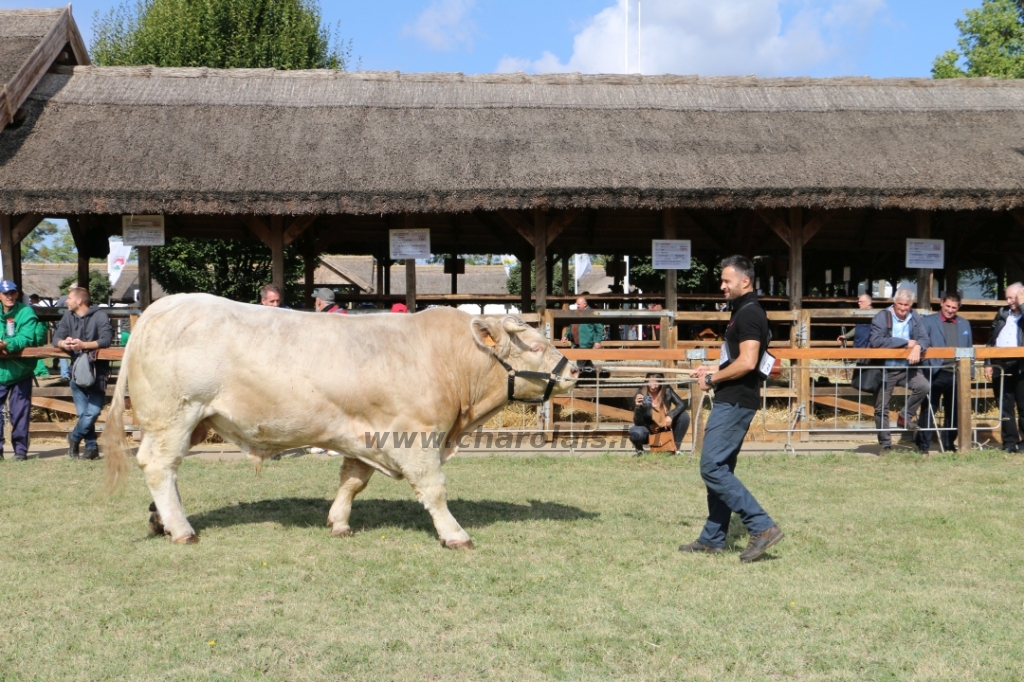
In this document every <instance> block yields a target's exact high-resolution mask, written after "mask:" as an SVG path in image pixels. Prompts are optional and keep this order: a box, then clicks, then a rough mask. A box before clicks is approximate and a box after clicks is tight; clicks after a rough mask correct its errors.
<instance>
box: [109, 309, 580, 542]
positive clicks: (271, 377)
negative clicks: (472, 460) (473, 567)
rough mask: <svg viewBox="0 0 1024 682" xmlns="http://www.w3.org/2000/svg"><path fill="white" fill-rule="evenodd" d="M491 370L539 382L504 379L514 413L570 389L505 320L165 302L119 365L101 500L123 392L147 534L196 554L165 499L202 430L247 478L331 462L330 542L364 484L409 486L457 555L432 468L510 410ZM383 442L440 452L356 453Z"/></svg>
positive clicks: (440, 480)
mask: <svg viewBox="0 0 1024 682" xmlns="http://www.w3.org/2000/svg"><path fill="white" fill-rule="evenodd" d="M502 362H504V363H505V365H507V366H510V367H511V369H512V370H515V372H517V373H518V372H523V371H525V372H528V373H529V372H538V371H542V372H544V373H546V375H545V378H543V379H542V378H539V377H529V378H524V377H521V376H517V377H516V378H515V381H514V391H515V398H516V399H535V400H536V399H540V398H542V397H544V395H545V392H546V391H550V392H552V393H564V392H566V391H568V390H569V389H570V388H571V387H572V385H573V383H574V382H575V376H576V373H577V371H576V368H575V367H574V366H573V365H571V364H566V363H565V362H564V358H563V356H562V355H561V354H560V353H558V351H556V350H555V348H554V347H553V346H552V345H551V344H550V343H548V341H547V340H546V339H545V338H544V336H543V335H541V334H540V332H538V331H537V330H535V329H533V328H531V327H529V326H527V325H526V324H523V323H522V321H521V320H519V319H517V318H515V317H504V318H502V319H499V318H494V317H473V316H471V315H469V314H467V313H464V312H461V311H458V310H455V309H451V308H434V309H431V310H426V311H424V312H421V313H417V314H415V315H391V314H381V315H358V316H357V315H350V316H343V315H324V314H313V313H307V312H298V311H292V310H281V309H278V308H269V307H267V308H265V307H261V306H254V305H248V304H245V303H236V302H234V301H229V300H226V299H222V298H217V297H215V296H210V295H207V294H181V295H177V296H169V297H167V298H164V299H161V300H160V301H158V302H157V303H155V304H153V305H152V306H151V307H150V308H149V309H148V310H146V312H145V313H144V314H143V315H142V317H141V319H140V320H139V322H138V324H137V325H136V327H135V330H134V332H133V333H132V336H131V341H130V342H129V343H128V347H127V349H126V350H125V355H124V360H123V362H122V366H121V373H120V376H119V377H118V380H117V388H116V390H115V392H114V398H113V406H112V408H111V410H110V415H109V417H108V420H107V427H106V429H105V431H104V434H103V445H104V449H105V451H106V461H107V464H106V469H107V471H106V473H107V483H108V486H109V487H110V489H111V490H113V489H114V488H115V487H117V485H118V484H119V483H120V482H121V481H123V480H124V478H125V474H126V473H127V469H128V459H127V454H128V449H127V445H126V443H125V439H124V427H123V414H122V413H123V411H124V397H125V391H126V390H127V391H128V392H129V394H130V396H131V401H132V410H133V412H134V418H135V422H136V423H137V424H138V425H139V426H140V427H141V428H142V433H143V436H142V443H141V444H140V446H139V450H138V453H137V463H138V466H139V467H140V468H141V469H142V470H143V472H144V473H145V478H146V483H147V485H148V486H149V489H150V492H151V493H152V495H153V501H154V507H155V508H154V507H151V509H153V511H154V512H155V513H154V514H153V516H152V517H151V526H152V527H153V530H154V532H157V533H166V534H168V535H170V536H171V538H172V539H173V540H174V541H175V542H182V543H192V542H197V541H198V536H197V535H196V533H195V531H194V530H193V529H192V526H191V525H190V524H189V522H188V519H187V518H186V516H185V511H184V509H183V508H182V505H181V498H180V497H179V495H178V486H177V471H178V465H179V464H180V463H181V461H182V458H183V457H184V456H185V454H186V453H187V452H188V450H189V448H190V447H191V446H192V445H195V444H197V443H200V442H202V441H203V440H204V439H205V437H206V434H207V431H208V429H214V430H215V431H216V432H217V433H219V434H220V435H221V436H222V437H224V438H225V439H227V440H229V441H231V442H233V443H235V444H237V445H238V446H239V447H240V448H241V449H242V451H243V452H244V453H246V454H247V455H248V456H249V458H250V459H252V460H253V461H254V462H256V463H257V464H258V465H259V464H261V463H262V461H263V460H264V459H266V458H268V457H271V456H273V455H274V454H276V453H278V452H281V451H282V450H285V449H288V448H294V447H301V446H305V445H314V446H319V447H322V448H328V449H332V450H336V451H338V452H340V453H341V454H342V455H344V457H345V459H344V461H343V463H342V466H341V485H340V487H339V489H338V494H337V497H336V498H335V500H334V504H333V505H331V510H330V512H329V514H328V516H327V524H328V525H329V526H331V527H332V532H333V534H334V535H339V536H343V535H350V534H351V533H352V531H351V528H350V527H349V514H350V512H351V510H352V500H353V498H354V497H355V496H356V494H358V493H359V492H360V491H361V490H362V489H363V488H365V487H366V484H367V482H368V481H369V479H370V476H371V475H372V474H373V472H374V470H378V471H382V472H384V473H386V474H388V475H389V476H393V477H395V478H406V479H408V481H409V483H410V484H411V485H412V487H413V490H414V491H415V492H416V497H417V498H418V499H419V500H420V502H422V503H423V506H424V507H425V508H426V509H427V511H428V512H430V515H431V517H432V518H433V521H434V527H435V528H436V529H437V533H438V536H439V537H440V539H441V542H442V544H443V545H444V546H446V547H453V548H470V547H472V546H473V545H472V541H471V540H470V538H469V535H468V534H467V533H466V531H465V530H463V529H462V527H461V526H460V525H459V523H458V522H457V521H456V520H455V518H454V517H453V516H452V515H451V513H450V512H449V511H448V505H447V491H446V489H445V479H444V474H443V473H442V472H441V464H442V463H443V462H444V461H445V460H447V459H448V458H449V457H450V456H451V455H452V454H454V453H455V451H457V445H455V444H454V443H455V440H456V438H457V436H458V434H460V433H466V432H470V431H472V430H473V429H475V428H476V427H477V426H478V425H480V424H482V423H484V422H485V421H486V420H487V419H489V418H490V417H491V416H492V415H494V414H495V413H496V412H498V411H499V410H501V409H502V407H504V405H505V404H506V403H507V402H508V400H509V393H508V385H509V381H508V377H509V371H508V370H507V369H506V368H505V367H503V366H502ZM560 363H561V364H560ZM556 367H558V368H559V369H558V373H557V374H555V373H554V372H556ZM548 377H550V381H548V380H547V378H548ZM384 432H391V433H422V432H428V433H437V434H440V433H444V434H446V436H447V437H446V439H445V440H444V442H442V443H441V444H440V445H439V446H438V447H433V448H430V447H425V445H430V443H424V440H423V439H422V438H418V439H416V441H415V442H414V443H412V444H411V445H410V444H408V442H404V443H402V445H403V447H396V444H395V443H394V442H393V440H391V441H388V442H386V443H384V444H380V443H378V444H377V445H378V446H377V447H368V444H367V434H373V433H384Z"/></svg>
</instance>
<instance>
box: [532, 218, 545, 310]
mask: <svg viewBox="0 0 1024 682" xmlns="http://www.w3.org/2000/svg"><path fill="white" fill-rule="evenodd" d="M533 264H534V267H535V268H536V275H535V279H536V284H535V286H534V301H535V302H536V303H535V306H536V308H537V312H538V313H543V312H544V309H545V308H547V304H548V224H547V220H546V218H545V216H544V211H543V210H541V209H539V208H535V209H533Z"/></svg>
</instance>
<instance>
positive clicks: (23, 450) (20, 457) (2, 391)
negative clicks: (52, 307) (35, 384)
mask: <svg viewBox="0 0 1024 682" xmlns="http://www.w3.org/2000/svg"><path fill="white" fill-rule="evenodd" d="M19 296H20V294H19V292H18V285H17V284H15V283H14V282H11V281H10V280H6V279H5V280H2V281H0V303H2V304H3V315H2V318H3V319H2V329H0V331H2V332H3V334H2V336H0V459H3V456H4V454H3V453H4V436H3V411H2V407H3V404H4V403H5V402H6V403H7V409H8V411H9V412H10V414H11V443H12V444H13V446H14V461H15V462H24V461H25V460H26V459H28V426H29V420H30V418H31V413H32V374H33V372H34V370H35V368H36V360H35V359H33V358H24V359H23V358H12V357H10V356H9V355H8V353H17V352H18V351H20V350H22V349H24V348H28V347H29V346H37V345H39V341H38V337H39V327H40V324H39V318H38V317H36V311H35V310H33V309H32V307H31V306H27V305H25V304H24V303H22V302H21V301H19V300H18V298H19Z"/></svg>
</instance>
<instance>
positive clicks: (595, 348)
mask: <svg viewBox="0 0 1024 682" xmlns="http://www.w3.org/2000/svg"><path fill="white" fill-rule="evenodd" d="M599 348H601V342H600V341H599V342H597V343H595V344H594V350H598V349H599Z"/></svg>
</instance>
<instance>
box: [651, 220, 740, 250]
mask: <svg viewBox="0 0 1024 682" xmlns="http://www.w3.org/2000/svg"><path fill="white" fill-rule="evenodd" d="M665 210H666V211H667V210H672V211H673V212H674V215H675V218H676V222H677V223H681V224H682V225H683V226H684V227H685V228H686V229H687V230H689V231H690V232H703V233H704V234H705V235H707V236H708V237H710V238H711V240H712V241H713V242H715V244H717V245H718V248H720V249H721V250H722V251H723V252H724V253H726V254H730V255H731V254H734V253H737V252H738V251H739V249H737V248H736V245H735V244H733V243H732V240H730V239H727V238H726V237H725V236H724V235H723V234H722V232H721V230H712V229H711V228H710V227H708V226H707V225H706V224H705V223H704V221H702V220H698V219H697V218H695V217H694V216H693V214H691V213H690V212H689V211H684V210H682V209H665ZM665 239H675V237H665Z"/></svg>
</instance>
